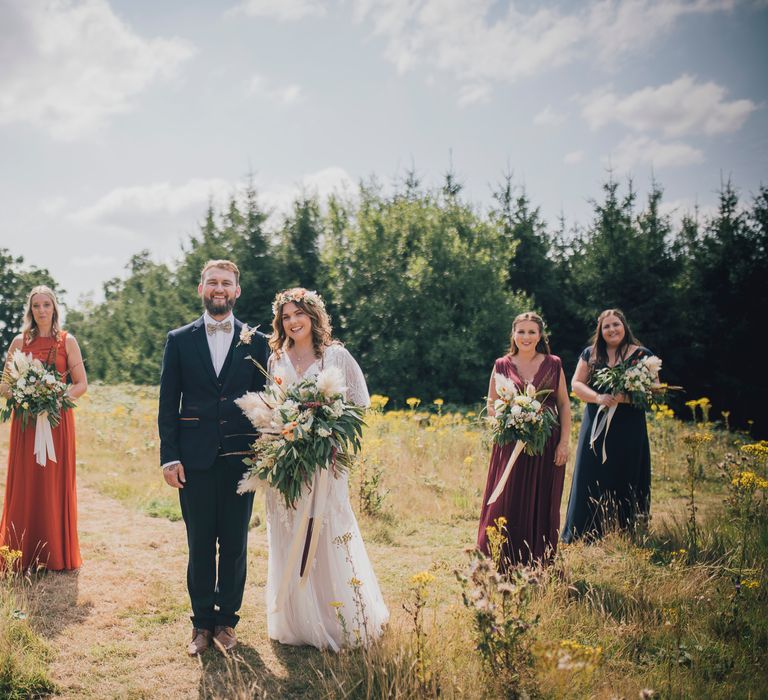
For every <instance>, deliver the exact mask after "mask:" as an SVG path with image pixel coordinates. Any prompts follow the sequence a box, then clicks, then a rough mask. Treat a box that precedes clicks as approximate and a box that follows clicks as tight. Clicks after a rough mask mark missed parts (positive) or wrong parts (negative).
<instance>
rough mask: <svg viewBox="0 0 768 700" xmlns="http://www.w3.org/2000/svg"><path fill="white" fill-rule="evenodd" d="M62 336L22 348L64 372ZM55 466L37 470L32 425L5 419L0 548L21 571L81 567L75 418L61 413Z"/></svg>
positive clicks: (37, 340) (55, 434) (55, 431)
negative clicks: (14, 556) (16, 553)
mask: <svg viewBox="0 0 768 700" xmlns="http://www.w3.org/2000/svg"><path fill="white" fill-rule="evenodd" d="M66 336H67V334H66V332H64V331H62V332H61V333H60V334H59V339H58V340H56V339H55V338H35V339H34V340H33V341H32V342H31V343H29V344H27V345H24V347H23V348H22V350H23V352H24V353H25V354H32V355H33V356H34V357H35V358H37V359H39V360H42V361H43V362H47V363H49V364H50V363H53V358H54V357H55V358H56V369H57V370H58V371H59V372H61V373H62V374H63V373H64V372H66V370H67V350H66ZM51 431H52V433H53V445H54V451H55V453H56V461H55V462H53V461H52V460H51V459H48V462H47V464H46V465H45V466H44V467H41V466H40V465H39V464H38V463H37V462H36V461H35V455H34V445H35V424H34V422H33V421H28V422H27V427H26V428H25V429H22V424H21V420H17V419H16V416H14V417H13V418H12V419H11V432H10V445H9V450H8V476H7V479H6V484H5V501H4V503H3V517H2V520H0V546H1V545H8V546H10V547H11V548H13V549H19V550H21V552H22V559H21V562H22V566H23V568H24V569H28V568H30V567H31V568H32V569H33V570H34V569H37V568H38V567H44V568H46V569H49V570H53V571H61V570H64V569H79V568H80V566H81V565H82V563H83V560H82V558H81V557H80V544H79V542H78V539H77V492H76V487H75V417H74V415H73V413H72V411H71V410H65V411H62V414H61V422H60V423H59V425H58V426H57V427H55V428H52V429H51Z"/></svg>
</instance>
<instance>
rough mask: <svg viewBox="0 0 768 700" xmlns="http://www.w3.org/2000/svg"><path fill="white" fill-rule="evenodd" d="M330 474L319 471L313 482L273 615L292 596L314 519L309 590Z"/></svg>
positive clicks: (303, 581)
mask: <svg viewBox="0 0 768 700" xmlns="http://www.w3.org/2000/svg"><path fill="white" fill-rule="evenodd" d="M328 471H329V470H328V469H319V470H318V471H316V472H315V475H314V477H313V478H312V492H311V494H309V495H308V496H307V497H306V498H305V499H304V501H305V503H304V506H303V508H302V509H301V512H300V514H299V517H298V519H297V521H296V522H297V523H298V526H297V527H296V529H295V530H294V533H293V539H292V540H291V546H290V548H289V549H288V556H287V557H286V560H285V568H284V569H283V576H282V578H281V579H280V586H279V587H278V589H277V597H276V598H275V603H274V605H273V607H272V612H278V611H279V610H280V609H281V608H282V606H283V603H284V602H285V596H286V595H287V594H288V588H289V586H290V582H291V578H292V576H293V572H294V570H295V569H296V567H297V565H299V564H300V562H301V555H302V554H303V552H304V546H305V545H306V542H307V530H308V527H309V519H310V517H312V518H314V521H313V523H312V535H311V537H310V540H309V549H308V550H307V561H306V564H305V566H304V575H303V576H301V580H300V585H301V586H302V588H303V587H304V586H306V584H307V580H308V579H309V571H310V569H311V566H312V561H313V559H314V557H315V553H316V551H317V546H318V544H319V541H320V530H321V529H322V525H323V519H324V518H325V506H326V503H327V502H328V491H329V479H330V476H329V474H328Z"/></svg>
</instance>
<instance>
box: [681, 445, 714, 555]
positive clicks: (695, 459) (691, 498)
mask: <svg viewBox="0 0 768 700" xmlns="http://www.w3.org/2000/svg"><path fill="white" fill-rule="evenodd" d="M711 441H712V436H711V435H710V434H709V433H704V432H696V433H688V434H687V435H685V436H684V437H683V442H684V443H685V445H686V446H687V447H688V452H687V454H686V461H687V463H688V469H687V471H686V475H687V483H688V501H687V504H686V505H687V508H688V523H687V524H688V528H687V531H688V559H689V561H690V562H691V563H693V562H695V561H696V560H697V559H698V555H699V544H700V542H699V540H700V538H699V527H698V524H697V520H696V513H697V512H698V506H697V505H696V485H697V483H698V481H699V480H700V478H701V477H702V475H703V474H702V468H701V467H700V465H699V450H700V448H701V446H702V445H704V444H706V443H708V442H711Z"/></svg>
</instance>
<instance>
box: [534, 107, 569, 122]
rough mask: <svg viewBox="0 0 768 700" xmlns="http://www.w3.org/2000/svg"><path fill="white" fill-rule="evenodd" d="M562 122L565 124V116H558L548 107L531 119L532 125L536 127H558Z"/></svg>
mask: <svg viewBox="0 0 768 700" xmlns="http://www.w3.org/2000/svg"><path fill="white" fill-rule="evenodd" d="M563 122H565V115H564V114H558V113H557V112H555V111H554V110H553V109H552V108H551V107H550V106H549V105H547V106H546V107H545V108H544V109H542V110H541V112H539V113H538V114H537V115H536V116H535V117H534V118H533V123H534V124H536V125H537V126H559V125H560V124H562V123H563Z"/></svg>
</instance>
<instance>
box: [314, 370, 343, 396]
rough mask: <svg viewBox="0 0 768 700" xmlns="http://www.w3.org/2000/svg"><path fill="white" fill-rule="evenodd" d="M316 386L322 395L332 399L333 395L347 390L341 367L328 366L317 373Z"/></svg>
mask: <svg viewBox="0 0 768 700" xmlns="http://www.w3.org/2000/svg"><path fill="white" fill-rule="evenodd" d="M317 388H318V390H319V391H320V393H321V394H323V396H325V397H326V398H328V399H332V398H333V397H334V396H338V395H339V394H341V395H342V396H343V395H345V394H346V392H347V385H346V382H345V379H344V375H343V374H342V372H341V369H339V368H338V367H328V368H327V369H324V370H323V371H322V372H320V374H318V375H317Z"/></svg>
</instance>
